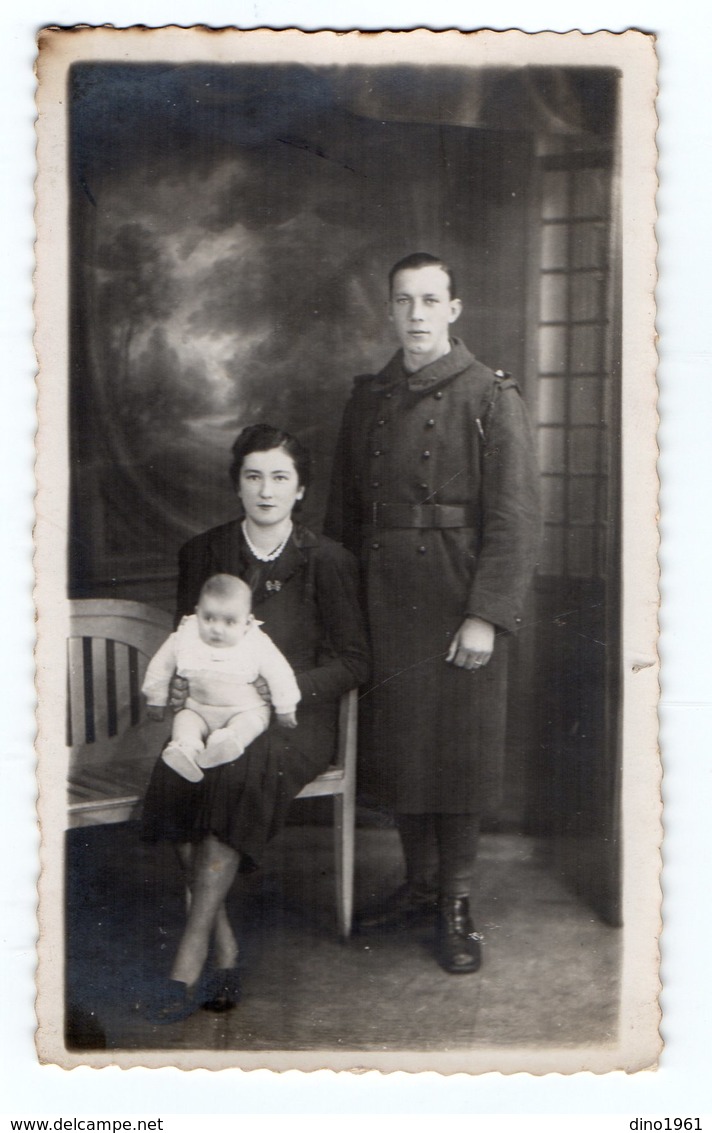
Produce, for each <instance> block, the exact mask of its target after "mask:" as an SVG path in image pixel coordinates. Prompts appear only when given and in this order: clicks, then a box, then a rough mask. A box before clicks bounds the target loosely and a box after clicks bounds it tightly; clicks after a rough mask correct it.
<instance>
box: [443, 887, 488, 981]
mask: <svg viewBox="0 0 712 1133" xmlns="http://www.w3.org/2000/svg"><path fill="white" fill-rule="evenodd" d="M483 939H484V938H483V937H482V935H481V934H480V933H479V932H475V926H474V925H473V923H472V919H471V917H470V908H469V904H468V901H467V897H443V898H442V899H441V901H440V915H439V917H438V927H437V956H438V963H439V964H440V966H441V968H444V969H445V971H446V972H450V973H451V974H452V975H465V974H467V973H468V972H476V971H477V970H478V969H479V967H480V965H481V963H482V943H483Z"/></svg>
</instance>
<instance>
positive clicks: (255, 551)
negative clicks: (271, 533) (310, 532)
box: [242, 519, 293, 563]
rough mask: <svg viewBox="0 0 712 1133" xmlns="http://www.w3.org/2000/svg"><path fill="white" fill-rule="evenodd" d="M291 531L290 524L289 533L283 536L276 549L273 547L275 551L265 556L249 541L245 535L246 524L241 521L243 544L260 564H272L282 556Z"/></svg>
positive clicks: (248, 537)
mask: <svg viewBox="0 0 712 1133" xmlns="http://www.w3.org/2000/svg"><path fill="white" fill-rule="evenodd" d="M292 530H293V525H292V524H291V523H290V525H289V531H288V532H287V534H286V535H285V536H284V539H283V540H282V542H281V543H280V544H279V546H278V547H275V549H274V550H273V551H270V552H269V554H267V555H266V554H265V553H264V551H260V550H258V548H257V547H256V546H255V544H254V543H253V542H252V540H251V539H250V536H249V535H248V534H247V523H246V522H245V520H244V519H243V521H242V534H243V535H244V536H245V542H246V543H247V546H248V547H249V548H250V550H251V551H252V554H253V555H254V556H255V558H256V559H259V561H260V562H261V563H273V562H274V560H275V559H278V558H279V556H280V555H281V554H282V551H283V550H284V548H285V547H286V546H287V543H288V541H289V537H290V535H291V534H292Z"/></svg>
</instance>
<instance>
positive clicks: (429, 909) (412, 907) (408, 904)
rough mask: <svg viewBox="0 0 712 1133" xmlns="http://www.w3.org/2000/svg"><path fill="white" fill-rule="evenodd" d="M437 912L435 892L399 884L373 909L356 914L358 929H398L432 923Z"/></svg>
mask: <svg viewBox="0 0 712 1133" xmlns="http://www.w3.org/2000/svg"><path fill="white" fill-rule="evenodd" d="M437 912H438V902H437V898H436V896H435V894H434V893H432V892H427V891H425V890H420V889H417V888H416V887H415V886H412V885H402V886H401V887H400V889H396V891H395V893H392V894H391V896H390V897H387V898H386V899H385V900H384V901H382V902H381V904H380V905H378V906H377V908H375V909H374V910H373V911H372V912H370V913H365V914H364V916H362V917H359V919H358V921H357V923H356V930H357V932H401V931H403V930H404V929H407V928H413V927H415V926H416V925H424V924H432V923H433V921H434V920H435V918H436V916H437Z"/></svg>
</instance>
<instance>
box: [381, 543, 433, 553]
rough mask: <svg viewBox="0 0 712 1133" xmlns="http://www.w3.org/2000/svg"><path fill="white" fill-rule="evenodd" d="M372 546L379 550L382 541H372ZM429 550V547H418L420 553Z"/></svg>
mask: <svg viewBox="0 0 712 1133" xmlns="http://www.w3.org/2000/svg"><path fill="white" fill-rule="evenodd" d="M371 548H372V550H374V551H379V550H380V548H381V544H380V543H371ZM427 550H428V548H427V547H418V554H419V555H424V554H426V553H427Z"/></svg>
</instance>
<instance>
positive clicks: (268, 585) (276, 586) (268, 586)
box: [265, 578, 282, 592]
mask: <svg viewBox="0 0 712 1133" xmlns="http://www.w3.org/2000/svg"><path fill="white" fill-rule="evenodd" d="M281 589H282V583H281V582H280V581H279V579H277V580H276V581H274V582H273V581H272V579H271V578H268V579H267V581H266V582H265V590H266V591H268V592H270V591H272V590H277V591H279V590H281Z"/></svg>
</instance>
